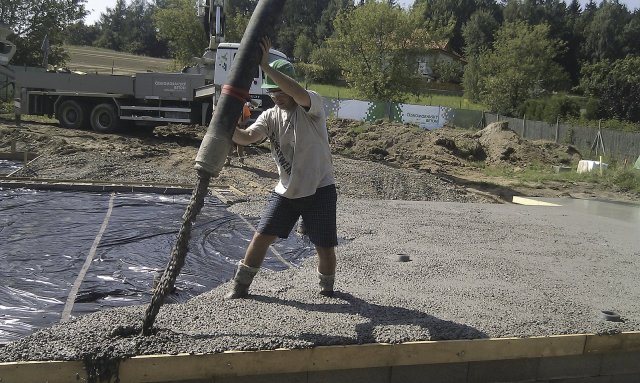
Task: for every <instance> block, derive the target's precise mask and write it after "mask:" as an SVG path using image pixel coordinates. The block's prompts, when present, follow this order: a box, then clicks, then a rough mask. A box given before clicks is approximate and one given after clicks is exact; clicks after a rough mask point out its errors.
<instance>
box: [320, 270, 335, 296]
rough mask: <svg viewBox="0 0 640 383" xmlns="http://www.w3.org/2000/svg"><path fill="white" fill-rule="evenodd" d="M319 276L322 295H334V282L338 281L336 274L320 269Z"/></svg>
mask: <svg viewBox="0 0 640 383" xmlns="http://www.w3.org/2000/svg"><path fill="white" fill-rule="evenodd" d="M318 278H320V282H319V285H320V295H324V296H325V297H332V296H333V284H334V282H335V281H336V275H335V274H332V275H325V274H322V273H320V272H319V271H318Z"/></svg>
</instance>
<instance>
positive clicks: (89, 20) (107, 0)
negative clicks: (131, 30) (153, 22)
mask: <svg viewBox="0 0 640 383" xmlns="http://www.w3.org/2000/svg"><path fill="white" fill-rule="evenodd" d="M567 2H568V0H567ZM588 2H589V1H588V0H580V4H582V5H583V6H584V4H586V3H588ZM599 2H600V0H596V3H599ZM127 3H128V2H127ZM399 3H400V4H401V5H403V6H407V7H408V6H410V5H411V4H413V0H399ZM620 3H622V4H626V5H627V8H629V10H631V11H633V10H635V9H638V8H640V0H621V1H620ZM115 4H116V0H87V3H86V5H85V8H86V9H87V10H88V11H89V12H91V13H90V14H89V15H88V16H87V17H86V18H85V23H86V24H95V23H96V22H97V21H98V20H99V19H100V14H101V13H102V12H104V11H105V10H106V9H107V7H110V8H113V6H114V5H115Z"/></svg>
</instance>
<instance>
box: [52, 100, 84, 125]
mask: <svg viewBox="0 0 640 383" xmlns="http://www.w3.org/2000/svg"><path fill="white" fill-rule="evenodd" d="M56 118H57V119H58V121H59V122H60V126H61V127H63V128H67V129H80V128H82V127H83V126H84V125H85V124H86V119H87V113H86V110H85V108H84V107H83V106H82V105H81V104H80V103H79V102H78V101H76V100H65V101H63V102H62V103H61V104H60V107H58V110H57V113H56Z"/></svg>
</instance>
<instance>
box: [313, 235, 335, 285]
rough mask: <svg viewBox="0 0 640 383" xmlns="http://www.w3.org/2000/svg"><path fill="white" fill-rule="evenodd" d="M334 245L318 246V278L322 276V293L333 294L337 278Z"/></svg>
mask: <svg viewBox="0 0 640 383" xmlns="http://www.w3.org/2000/svg"><path fill="white" fill-rule="evenodd" d="M334 249H335V248H333V247H321V246H316V251H317V252H318V278H320V282H319V285H320V294H322V295H324V296H328V297H331V296H333V285H334V282H335V280H336V253H335V250H334Z"/></svg>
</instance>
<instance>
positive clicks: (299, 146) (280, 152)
mask: <svg viewBox="0 0 640 383" xmlns="http://www.w3.org/2000/svg"><path fill="white" fill-rule="evenodd" d="M308 92H309V97H310V99H311V106H310V107H309V110H306V109H305V108H303V107H301V106H299V105H298V106H297V107H296V108H295V109H293V110H291V111H288V110H284V109H281V108H279V107H278V106H274V107H273V108H271V109H267V110H265V111H264V112H263V113H262V114H261V115H260V117H258V119H257V120H256V122H255V123H253V124H252V125H251V126H250V127H249V128H247V130H248V131H253V132H256V133H258V135H259V136H260V137H261V138H269V140H270V142H271V154H272V155H273V158H274V160H275V161H276V164H277V165H278V174H279V175H280V182H278V185H276V188H275V192H276V193H278V194H280V195H282V196H283V197H287V198H301V197H307V196H310V195H312V194H315V192H316V189H318V188H321V187H323V186H327V185H332V184H334V183H335V179H334V177H333V164H332V162H331V149H330V147H329V135H328V133H327V122H326V116H325V113H324V103H323V100H322V96H320V95H319V94H317V93H315V92H313V91H308Z"/></svg>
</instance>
